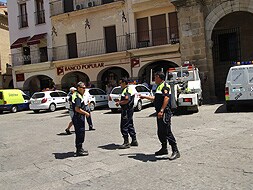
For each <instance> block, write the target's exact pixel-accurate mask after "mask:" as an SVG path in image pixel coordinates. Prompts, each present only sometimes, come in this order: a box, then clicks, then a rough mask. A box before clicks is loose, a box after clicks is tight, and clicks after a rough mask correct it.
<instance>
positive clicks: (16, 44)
mask: <svg viewBox="0 0 253 190" xmlns="http://www.w3.org/2000/svg"><path fill="white" fill-rule="evenodd" d="M29 38H30V36H27V37H24V38H19V39H17V40H16V41H15V42H14V43H13V44H12V45H11V49H14V48H19V47H22V44H23V43H26V42H27V40H28V39H29Z"/></svg>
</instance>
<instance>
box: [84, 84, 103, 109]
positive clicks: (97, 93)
mask: <svg viewBox="0 0 253 190" xmlns="http://www.w3.org/2000/svg"><path fill="white" fill-rule="evenodd" d="M85 93H88V94H89V96H90V97H89V102H90V110H91V111H93V110H94V109H95V108H96V107H101V106H107V105H108V95H107V94H106V93H105V91H103V90H102V89H100V88H86V90H85Z"/></svg>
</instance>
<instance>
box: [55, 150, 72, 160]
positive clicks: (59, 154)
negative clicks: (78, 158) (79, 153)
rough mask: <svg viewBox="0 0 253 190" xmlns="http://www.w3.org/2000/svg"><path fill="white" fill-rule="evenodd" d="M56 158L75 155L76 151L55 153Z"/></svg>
mask: <svg viewBox="0 0 253 190" xmlns="http://www.w3.org/2000/svg"><path fill="white" fill-rule="evenodd" d="M53 154H54V157H55V159H60V160H62V159H66V158H70V157H75V153H74V152H63V153H53Z"/></svg>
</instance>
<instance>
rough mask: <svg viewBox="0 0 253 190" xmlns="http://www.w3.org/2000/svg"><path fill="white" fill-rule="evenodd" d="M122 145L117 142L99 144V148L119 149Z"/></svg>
mask: <svg viewBox="0 0 253 190" xmlns="http://www.w3.org/2000/svg"><path fill="white" fill-rule="evenodd" d="M119 146H120V145H117V144H114V143H112V144H107V145H102V146H98V148H102V149H105V150H117V149H118V148H119Z"/></svg>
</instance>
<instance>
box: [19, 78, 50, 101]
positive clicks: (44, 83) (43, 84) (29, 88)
mask: <svg viewBox="0 0 253 190" xmlns="http://www.w3.org/2000/svg"><path fill="white" fill-rule="evenodd" d="M54 85H55V84H54V82H53V79H52V78H50V77H48V76H46V75H36V76H32V77H30V78H28V79H27V80H26V81H25V83H24V86H23V90H24V92H25V93H26V94H28V95H30V96H31V95H32V94H33V93H35V92H39V91H42V90H43V89H53V88H54Z"/></svg>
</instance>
